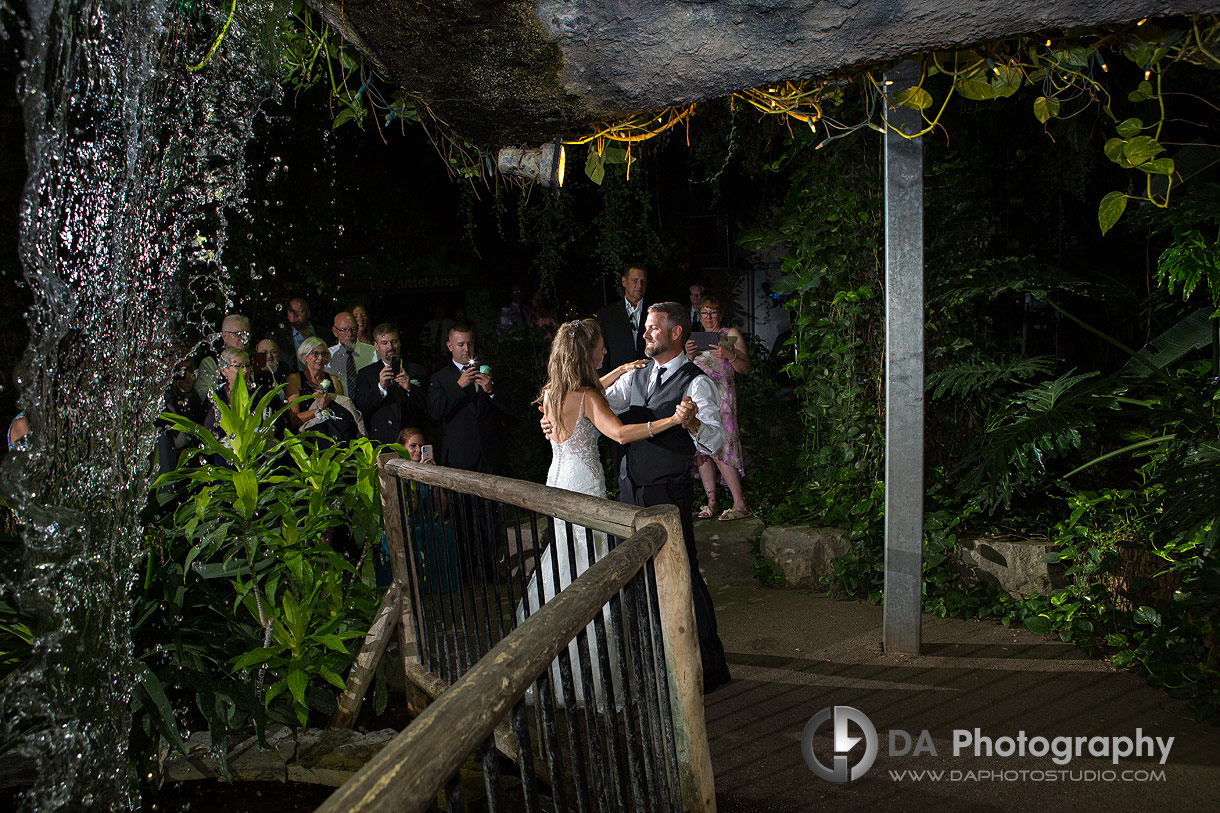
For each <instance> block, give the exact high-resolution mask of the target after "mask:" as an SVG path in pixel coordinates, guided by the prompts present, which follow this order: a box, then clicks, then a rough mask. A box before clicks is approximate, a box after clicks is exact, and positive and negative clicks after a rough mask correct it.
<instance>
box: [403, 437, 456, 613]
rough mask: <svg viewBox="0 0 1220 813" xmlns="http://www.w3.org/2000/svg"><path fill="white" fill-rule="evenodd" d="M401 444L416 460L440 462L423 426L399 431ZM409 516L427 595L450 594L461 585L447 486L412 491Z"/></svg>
mask: <svg viewBox="0 0 1220 813" xmlns="http://www.w3.org/2000/svg"><path fill="white" fill-rule="evenodd" d="M397 440H398V444H399V445H400V446H402V447H403V449H405V450H406V453H407V457H408V458H409V459H411V460H412V461H414V462H415V463H423V464H425V465H432V466H435V465H436V460H435V459H434V458H433V455H432V446H431V445H429V444H428V443H426V442H425V440H424V433H423V430H422V429H419V428H418V427H415V426H408V427H406V428H404V429H403V430H402V431H401V432H399V433H398V438H397ZM407 500H408V507H409V510H408V512H407V516H408V518H409V521H410V535H409V538H410V540H411V542H410V544H411V547H412V548H413V549H414V551H415V566H416V567H417V568H418V572H419V576H420V581H421V584H420V590H421V591H422V592H423V593H425V594H434V593H448V592H450V591H451V590H454V589H455V588H456V587H457V583H458V577H457V572H458V571H457V562H458V560H457V546H456V544H455V542H454V536H453V528H451V527H450V526H449V524H448V523H447V522H445V512H446V511H448V509H449V500H448V497H447V495H446V494H445V491H444V489H440V488H432V487H430V486H427V485H424V484H423V483H420V484H419V486H418V488H417V489H416V488H411V489H410V490H409V491H408V496H407Z"/></svg>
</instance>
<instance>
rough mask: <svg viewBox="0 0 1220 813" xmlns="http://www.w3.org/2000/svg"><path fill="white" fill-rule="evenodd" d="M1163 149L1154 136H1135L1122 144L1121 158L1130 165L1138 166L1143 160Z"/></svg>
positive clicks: (1149, 158) (1154, 155)
mask: <svg viewBox="0 0 1220 813" xmlns="http://www.w3.org/2000/svg"><path fill="white" fill-rule="evenodd" d="M1164 151H1165V148H1164V147H1162V146H1161V144H1160V142H1158V141H1157V140H1156V139H1155V138H1152V137H1151V136H1136V137H1135V138H1132V139H1129V140H1128V141H1127V143H1126V144H1124V145H1123V158H1125V159H1126V161H1127V163H1128V164H1129V165H1131V166H1132V167H1138V166H1139V165H1140V164H1142V163H1144V162H1145V161H1150V160H1152V159H1153V158H1155V157H1156V156H1157V155H1160V154H1161V153H1163V152H1164Z"/></svg>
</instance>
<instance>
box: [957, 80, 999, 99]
mask: <svg viewBox="0 0 1220 813" xmlns="http://www.w3.org/2000/svg"><path fill="white" fill-rule="evenodd" d="M953 86H954V87H956V88H957V92H958V93H960V94H962V95H963V96H965V97H966V98H967V99H973V100H975V101H978V102H981V101H986V100H987V99H991V98H994V92H993V91H992V87H991V83H990V82H988V81H987V77H986V76H984V75H983V74H979V75H976V76H971V77H962V76H957V77H954V79H953Z"/></svg>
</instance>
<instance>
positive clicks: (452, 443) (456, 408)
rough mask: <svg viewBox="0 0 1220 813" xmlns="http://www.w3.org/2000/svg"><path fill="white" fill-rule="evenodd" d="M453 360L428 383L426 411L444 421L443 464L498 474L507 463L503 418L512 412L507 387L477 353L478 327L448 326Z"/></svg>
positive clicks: (448, 344)
mask: <svg viewBox="0 0 1220 813" xmlns="http://www.w3.org/2000/svg"><path fill="white" fill-rule="evenodd" d="M446 346H447V347H448V348H449V355H450V358H451V363H449V364H446V365H445V366H443V367H442V368H441V369H439V370H437V371H436V373H435V374H434V375H433V376H432V380H431V382H430V384H429V386H428V414H429V415H430V416H431V417H432V420H434V421H443V422H444V424H445V442H444V445H443V447H442V449H441V465H444V466H451V467H453V468H455V469H467V470H469V471H480V472H484V473H486V474H499V473H500V470H501V469H502V468H503V466H504V438H503V434H504V418H506V417H509V416H511V415H512V414H513V404H512V401H511V400H510V398H509V396H508V393H506V392H500V391H498V390H496V388H495V384H494V383H493V380H492V376H491V374H490V368H488V367H486V366H485V365H480V363H479V362H478V361H477V360H476V359H475V355H474V331H473V330H472V329H471V328H470V327H469V326H468V325H454V326H453V327H452V328H451V329H450V330H449V341H448V342H447V343H446Z"/></svg>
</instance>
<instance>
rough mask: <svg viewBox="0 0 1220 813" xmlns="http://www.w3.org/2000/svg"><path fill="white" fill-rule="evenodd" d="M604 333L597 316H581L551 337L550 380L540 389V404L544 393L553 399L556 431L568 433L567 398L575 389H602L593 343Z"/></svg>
mask: <svg viewBox="0 0 1220 813" xmlns="http://www.w3.org/2000/svg"><path fill="white" fill-rule="evenodd" d="M601 335H602V329H601V326H599V325H598V324H597V320H596V319H577V320H576V321H574V322H565V323H564V324H562V325H560V326H559V329H558V330H556V331H555V338H554V339H553V340H552V341H551V357H550V359H548V360H547V364H546V371H547V382H546V384H545V385H544V386H543V387H542V392H540V393H538V398H537V399H536V400H535V401H534V403H536V404H540V403H543V397H544V396H545V398H546V400H547V401H549V402H550V403H551V406H552V408H553V412H554V419H553V420H552V421H551V422H552V423H553V424H554V431H555V432H557V433H558V434H561V435H562V434H566V432H567V427H566V426H565V425H564V422H563V402H564V399H565V398H566V397H567V395H568V393H569V392H572V391H573V390H587V389H595V390H597V391H598V392H601V390H602V385H601V381H599V380H598V378H597V370H596V369H595V368H594V367H593V347H594V345H596V344H597V339H598V337H600V336H601Z"/></svg>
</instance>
